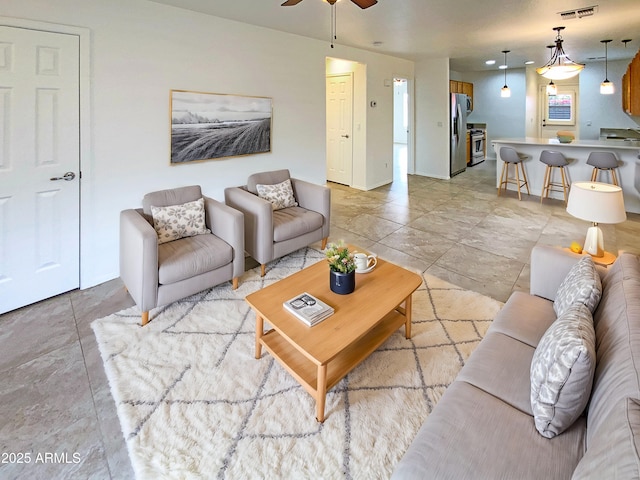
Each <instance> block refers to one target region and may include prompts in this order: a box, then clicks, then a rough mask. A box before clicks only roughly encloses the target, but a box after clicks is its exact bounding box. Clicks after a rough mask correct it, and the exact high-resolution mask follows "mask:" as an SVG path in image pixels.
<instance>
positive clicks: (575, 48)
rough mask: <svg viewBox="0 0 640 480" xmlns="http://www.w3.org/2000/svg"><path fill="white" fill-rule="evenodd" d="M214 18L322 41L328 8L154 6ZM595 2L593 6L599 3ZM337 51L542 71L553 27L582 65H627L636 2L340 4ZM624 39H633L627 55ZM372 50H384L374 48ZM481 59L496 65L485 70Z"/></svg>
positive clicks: (637, 41) (259, 0) (265, 3)
mask: <svg viewBox="0 0 640 480" xmlns="http://www.w3.org/2000/svg"><path fill="white" fill-rule="evenodd" d="M152 1H155V2H156V3H162V4H165V5H172V6H175V7H180V8H185V9H188V10H193V11H196V12H201V13H205V14H209V15H214V16H217V17H222V18H227V19H230V20H236V21H239V22H244V23H249V24H253V25H259V26H262V27H267V28H271V29H274V30H279V31H283V32H289V33H293V34H296V35H302V36H306V37H311V38H316V39H320V40H325V41H327V48H328V50H327V54H328V55H330V53H331V51H330V49H329V41H330V31H331V30H330V28H331V22H330V18H331V7H330V6H329V5H328V4H327V3H326V2H324V1H323V0H304V1H302V2H301V3H299V4H298V5H296V6H293V7H281V6H280V4H281V3H282V2H283V1H284V0H152ZM598 2H599V3H598ZM594 5H597V11H596V13H595V15H593V16H589V17H582V18H574V19H568V20H567V19H562V18H561V17H560V15H559V12H564V11H568V10H576V9H580V8H583V7H589V6H594ZM335 8H336V12H337V40H336V43H337V44H341V45H348V46H352V47H358V48H362V49H365V50H371V51H376V52H380V53H385V54H389V55H393V56H397V57H402V58H407V59H410V60H419V59H421V58H428V57H443V56H448V57H449V58H450V59H451V60H450V66H451V68H452V69H453V70H456V71H460V72H464V71H477V70H488V69H495V68H497V65H499V64H501V63H503V60H504V55H503V54H502V53H501V51H502V50H511V53H509V56H508V64H509V66H510V68H517V67H519V66H522V65H523V64H524V61H525V60H534V61H535V64H536V65H538V66H540V65H542V64H544V63H546V62H547V60H548V59H549V54H550V50H549V49H547V48H546V46H547V45H550V44H553V41H554V39H555V35H556V32H554V31H553V27H557V26H564V27H566V29H565V30H564V31H563V32H562V36H563V38H564V49H565V52H566V53H567V54H568V56H569V57H570V58H571V59H572V60H574V61H576V62H581V63H589V62H592V61H602V59H603V57H604V46H603V44H602V43H600V40H603V39H612V40H613V41H612V42H611V43H610V44H609V47H608V49H609V59H610V60H615V59H622V58H625V59H626V58H631V57H633V56H634V55H635V53H636V52H637V51H638V49H639V48H640V0H477V1H470V0H378V3H377V4H376V5H374V6H372V7H370V8H368V9H366V10H362V9H360V8H359V7H357V6H356V5H355V4H353V3H351V1H349V0H339V1H338V3H337V4H336V7H335ZM623 39H632V41H631V42H630V43H628V46H627V47H626V48H625V46H624V44H623V43H622V42H621V40H623ZM373 42H382V44H381V45H380V46H374V45H373ZM487 59H494V60H496V65H494V66H492V67H489V66H486V65H485V63H484V61H485V60H487Z"/></svg>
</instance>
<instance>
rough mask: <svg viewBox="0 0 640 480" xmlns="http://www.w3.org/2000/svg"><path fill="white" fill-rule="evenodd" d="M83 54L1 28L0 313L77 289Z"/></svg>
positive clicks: (72, 45)
mask: <svg viewBox="0 0 640 480" xmlns="http://www.w3.org/2000/svg"><path fill="white" fill-rule="evenodd" d="M79 53H80V47H79V37H78V36H76V35H67V34H59V33H51V32H42V31H37V30H30V29H24V28H16V27H7V26H0V227H1V230H0V232H1V235H0V313H4V312H7V311H10V310H13V309H16V308H19V307H21V306H24V305H28V304H30V303H33V302H36V301H38V300H42V299H44V298H48V297H51V296H54V295H57V294H59V293H63V292H66V291H69V290H72V289H74V288H78V286H79V267H80V265H79V262H80V261H79V251H80V248H79V242H80V240H79V235H80V217H79V213H80V212H79V206H80V172H79V161H80V156H79V155H80V153H79V148H80V114H79V107H80V102H79V71H80V70H79V69H80V64H79V58H80V57H79Z"/></svg>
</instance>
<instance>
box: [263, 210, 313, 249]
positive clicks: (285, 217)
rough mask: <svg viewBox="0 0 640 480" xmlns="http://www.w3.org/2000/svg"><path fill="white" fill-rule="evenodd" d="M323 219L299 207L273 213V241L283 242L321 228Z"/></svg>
mask: <svg viewBox="0 0 640 480" xmlns="http://www.w3.org/2000/svg"><path fill="white" fill-rule="evenodd" d="M322 222H323V217H322V215H320V214H319V213H317V212H313V211H311V210H306V209H304V208H301V207H289V208H283V209H282V210H276V211H274V212H273V240H274V241H275V242H283V241H285V240H289V239H291V238H296V237H299V236H300V235H304V234H305V233H309V232H313V231H315V230H317V229H319V228H322Z"/></svg>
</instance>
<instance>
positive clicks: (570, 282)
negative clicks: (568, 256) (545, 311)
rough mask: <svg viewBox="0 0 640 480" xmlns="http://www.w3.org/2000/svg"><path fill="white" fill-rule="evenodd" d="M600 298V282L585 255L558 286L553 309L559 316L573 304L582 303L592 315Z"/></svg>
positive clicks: (596, 271)
mask: <svg viewBox="0 0 640 480" xmlns="http://www.w3.org/2000/svg"><path fill="white" fill-rule="evenodd" d="M600 297H602V282H601V281H600V275H599V274H598V270H596V266H595V264H594V263H593V260H592V259H591V256H589V255H585V256H584V257H583V258H582V259H580V261H579V262H578V263H576V264H575V265H574V266H573V267H571V270H569V273H567V276H566V277H565V279H564V280H563V281H562V283H561V284H560V287H559V288H558V292H557V293H556V299H555V301H554V302H553V309H554V310H555V311H556V315H557V316H560V315H562V314H563V313H564V312H566V311H567V309H568V308H569V307H570V306H572V305H573V304H575V303H582V304H584V305H586V306H587V307H588V308H589V311H591V313H592V314H593V312H594V311H595V309H596V307H597V306H598V303H600Z"/></svg>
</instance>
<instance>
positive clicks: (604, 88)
mask: <svg viewBox="0 0 640 480" xmlns="http://www.w3.org/2000/svg"><path fill="white" fill-rule="evenodd" d="M610 41H611V40H600V42H601V43H604V82H602V83H601V84H600V93H601V94H602V95H611V94H612V93H613V92H614V90H615V89H614V88H613V82H610V81H609V61H608V60H609V55H608V50H607V44H608V43H609V42H610Z"/></svg>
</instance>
